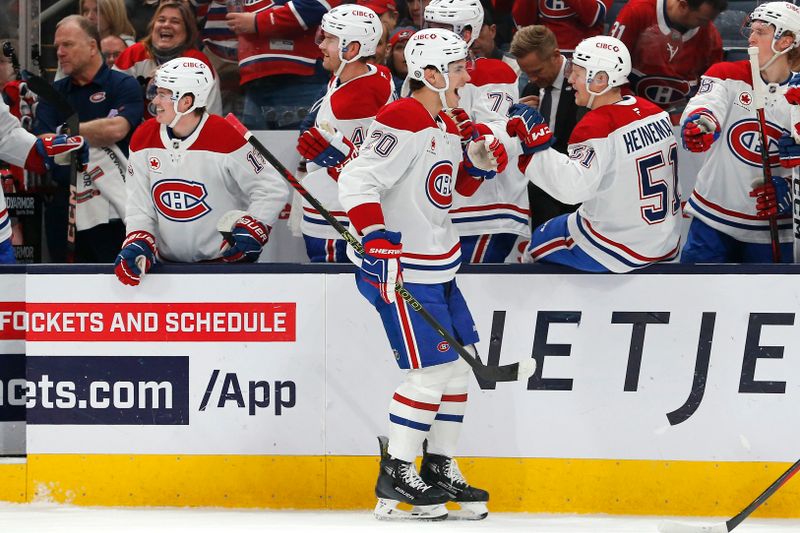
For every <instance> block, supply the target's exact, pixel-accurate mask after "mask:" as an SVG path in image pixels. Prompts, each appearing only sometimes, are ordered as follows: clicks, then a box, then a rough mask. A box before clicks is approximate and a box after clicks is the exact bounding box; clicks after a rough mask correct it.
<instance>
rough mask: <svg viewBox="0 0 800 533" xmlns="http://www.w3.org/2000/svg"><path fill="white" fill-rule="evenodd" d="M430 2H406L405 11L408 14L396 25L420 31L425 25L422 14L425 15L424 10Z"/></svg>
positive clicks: (416, 0)
mask: <svg viewBox="0 0 800 533" xmlns="http://www.w3.org/2000/svg"><path fill="white" fill-rule="evenodd" d="M430 1H431V0H407V1H406V9H407V11H408V14H407V15H406V17H405V18H403V19H402V20H401V21H400V22H399V23H398V25H399V26H413V27H414V28H415V29H417V30H420V29H422V26H424V25H425V19H424V18H423V14H424V13H425V8H426V7H427V6H428V4H429V3H430Z"/></svg>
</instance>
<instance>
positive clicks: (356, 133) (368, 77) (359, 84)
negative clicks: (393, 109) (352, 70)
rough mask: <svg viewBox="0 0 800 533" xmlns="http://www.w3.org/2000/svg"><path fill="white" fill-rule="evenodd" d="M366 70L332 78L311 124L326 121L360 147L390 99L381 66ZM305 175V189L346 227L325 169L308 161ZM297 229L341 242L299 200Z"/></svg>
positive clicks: (388, 79) (388, 80) (387, 76)
mask: <svg viewBox="0 0 800 533" xmlns="http://www.w3.org/2000/svg"><path fill="white" fill-rule="evenodd" d="M367 66H368V67H369V70H368V71H367V72H366V73H365V74H363V75H362V76H358V77H356V78H353V79H351V80H348V81H346V82H344V83H339V80H338V78H332V79H331V81H330V82H329V84H328V92H327V93H326V94H325V96H324V97H323V98H322V101H321V103H320V107H319V111H318V112H317V119H316V123H315V125H316V126H317V127H319V126H320V124H322V123H323V122H328V123H329V124H330V125H331V126H333V127H334V128H336V129H337V130H338V131H340V132H342V134H343V135H344V136H345V137H347V138H348V139H350V141H351V142H352V143H353V144H354V145H355V146H356V147H360V146H361V145H362V144H363V142H364V138H365V135H366V133H367V129H368V128H369V126H370V124H372V121H373V120H375V115H377V114H378V111H379V110H380V109H381V108H382V107H383V106H384V105H386V104H388V103H389V102H391V101H392V100H394V85H393V83H392V76H391V73H390V72H389V69H387V68H386V67H384V66H378V67H375V66H373V65H367ZM307 168H308V175H306V177H305V178H303V187H305V188H306V189H307V190H308V191H309V192H310V193H311V194H312V195H313V196H314V198H316V199H317V200H318V201H319V202H320V203H321V204H322V205H323V207H325V208H326V209H327V210H328V211H329V212H330V213H331V214H332V215H333V216H335V217H336V219H337V220H339V222H341V223H342V224H344V225H345V226H348V225H349V221H348V219H347V214H346V213H345V212H344V209H343V208H342V204H341V203H339V188H338V186H337V184H336V181H335V180H334V178H332V177H331V175H330V174H328V169H327V167H320V166H318V165H316V164H314V163H313V162H311V161H309V162H308V166H307ZM300 229H301V231H302V232H303V234H305V235H309V236H311V237H317V238H321V239H341V235H339V233H338V232H337V231H336V230H335V229H333V227H332V226H331V225H330V224H329V223H328V222H327V221H326V220H325V219H324V218H323V217H322V215H320V214H319V212H318V211H317V210H316V209H314V208H313V207H312V206H311V204H310V203H308V201H306V200H305V199H303V218H302V220H301V222H300Z"/></svg>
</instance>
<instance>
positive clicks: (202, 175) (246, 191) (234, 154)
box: [126, 114, 288, 262]
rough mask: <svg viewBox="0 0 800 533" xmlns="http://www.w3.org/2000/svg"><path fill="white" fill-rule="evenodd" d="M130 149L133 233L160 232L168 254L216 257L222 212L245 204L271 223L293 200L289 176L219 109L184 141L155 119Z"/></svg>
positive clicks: (161, 247) (129, 216) (158, 239)
mask: <svg viewBox="0 0 800 533" xmlns="http://www.w3.org/2000/svg"><path fill="white" fill-rule="evenodd" d="M130 148H131V152H130V157H129V166H128V179H127V189H128V204H127V218H126V227H127V232H128V233H130V232H133V231H147V232H149V233H151V234H152V235H154V236H155V239H156V243H157V246H158V251H159V255H160V256H161V257H163V258H164V259H166V260H168V261H179V262H198V261H205V260H211V259H216V258H218V257H219V256H220V245H221V244H222V237H221V235H220V233H219V231H218V230H217V221H218V220H219V218H220V217H221V216H223V215H224V214H226V213H227V212H229V211H232V210H242V211H246V212H247V213H248V214H250V215H251V216H253V217H255V218H257V219H258V220H259V221H261V222H262V223H263V224H265V225H267V226H271V225H272V224H273V223H274V222H275V220H276V219H277V217H278V214H279V213H280V211H281V209H283V207H284V205H285V204H286V200H287V197H288V188H287V186H286V185H285V182H284V180H283V178H281V177H280V176H279V175H278V174H277V172H276V171H275V170H274V169H273V168H272V167H271V166H270V165H269V164H267V163H266V161H264V159H263V158H262V157H261V156H260V155H259V154H258V153H257V152H256V150H255V149H254V148H253V147H252V146H250V145H249V144H248V143H247V141H245V140H244V138H243V137H242V136H241V134H239V133H238V132H237V131H236V130H235V129H234V128H233V126H231V125H230V124H228V123H227V122H226V121H225V120H224V119H223V118H222V117H220V116H217V115H208V114H205V115H204V116H203V118H202V120H201V121H200V124H199V125H198V126H197V128H196V129H195V131H194V132H193V133H192V134H191V135H189V136H188V137H187V138H186V139H183V140H179V139H175V138H171V137H170V135H169V133H168V131H167V127H166V126H165V125H161V124H159V123H158V122H156V120H155V119H152V120H148V121H147V122H145V123H144V124H142V125H141V126H139V128H138V129H137V130H136V132H135V133H134V134H133V137H132V138H131V144H130Z"/></svg>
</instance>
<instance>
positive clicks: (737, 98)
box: [681, 2, 800, 263]
mask: <svg viewBox="0 0 800 533" xmlns="http://www.w3.org/2000/svg"><path fill="white" fill-rule="evenodd" d="M747 28H748V29H749V37H748V42H749V44H750V46H756V47H758V50H759V53H758V62H759V67H760V71H761V78H762V79H760V80H753V79H752V75H751V69H750V62H749V61H747V60H744V61H736V62H726V63H719V64H717V65H714V66H712V67H711V68H709V69H708V71H707V72H706V73H705V74H704V75H703V77H702V79H701V84H700V89H699V90H698V93H697V95H696V96H694V97H693V98H692V99H691V100H690V101H689V104H688V105H687V106H686V110H685V111H684V113H683V117H682V122H683V126H682V129H681V136H682V138H683V143H684V144H685V146H686V147H687V148H688V149H689V150H691V151H693V152H706V151H707V152H708V155H707V156H706V160H705V163H704V164H703V166H702V168H701V169H700V172H699V173H698V175H697V183H696V184H695V187H694V191H693V192H692V195H691V197H690V198H689V201H688V203H687V204H686V211H687V212H688V213H690V214H691V215H692V216H693V217H694V218H693V220H692V223H691V226H689V234H688V236H687V239H686V244H685V246H684V247H683V252H682V254H681V262H682V263H725V262H736V263H739V262H743V263H759V262H771V261H772V246H771V244H770V243H771V238H770V231H769V220H768V219H769V216H770V214H772V215H774V214H775V212H774V211H770V209H771V207H774V201H769V200H770V197H772V198H773V199H774V194H771V193H770V191H772V193H774V188H779V189H782V190H787V189H788V186H787V185H786V181H785V179H784V178H783V177H781V176H782V175H783V174H788V172H786V171H783V172H782V171H781V169H780V167H779V166H778V163H779V161H778V153H777V152H778V150H777V145H778V140H779V138H780V137H781V135H782V134H783V133H787V132H788V131H789V130H790V128H791V126H792V124H791V120H790V114H791V113H790V105H789V103H788V102H787V101H786V99H785V98H784V96H783V95H784V93H785V92H786V89H787V86H788V82H789V79H790V77H791V69H790V67H789V65H790V64H791V62H792V60H793V59H794V58H795V56H797V55H798V52H797V50H796V47H797V45H798V43H800V8H798V7H797V6H795V5H793V4H790V3H788V2H769V3H766V4H762V5H760V6H758V7H756V8H755V10H754V11H753V13H752V14H751V15H750V21H749V23H748V25H747ZM753 83H766V84H767V85H768V87H767V91H766V93H767V102H766V105H765V109H764V113H765V118H766V131H765V134H766V137H767V139H768V147H769V161H770V165H771V169H772V173H773V179H772V183H768V184H767V185H766V186H762V182H763V178H762V176H763V173H764V172H763V169H762V157H761V143H760V142H757V141H752V140H751V139H758V132H759V124H758V119H757V117H756V109H755V107H754V105H753V104H754V98H753ZM754 184H755V185H754ZM754 186H755V193H754V194H751V192H753V188H754ZM751 196H755V197H756V201H753V198H752V197H751ZM778 227H779V239H780V243H781V244H780V248H781V256H782V259H783V260H784V261H789V260H790V257H791V231H790V228H791V221H790V220H789V219H788V214H786V215H782V216H781V217H779V218H778Z"/></svg>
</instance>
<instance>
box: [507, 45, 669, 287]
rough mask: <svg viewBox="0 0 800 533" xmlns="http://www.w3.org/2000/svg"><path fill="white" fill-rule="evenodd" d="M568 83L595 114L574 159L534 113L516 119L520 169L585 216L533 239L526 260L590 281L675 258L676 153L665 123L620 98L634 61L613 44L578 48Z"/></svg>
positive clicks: (583, 127) (546, 228)
mask: <svg viewBox="0 0 800 533" xmlns="http://www.w3.org/2000/svg"><path fill="white" fill-rule="evenodd" d="M572 62H573V67H572V72H571V74H570V76H569V83H570V84H571V85H572V87H573V89H574V90H575V102H576V103H577V104H578V105H579V106H585V107H588V108H589V111H588V112H587V113H586V115H584V117H583V118H582V119H581V120H580V121H579V122H578V124H577V125H576V126H575V129H574V130H573V132H572V135H571V136H570V140H569V148H568V150H569V156H567V155H564V154H561V153H559V152H557V151H556V150H554V149H552V148H549V147H548V146H549V142H550V140H551V137H552V133H551V132H550V129H549V127H548V126H547V123H545V122H544V119H543V118H542V116H541V115H540V114H539V113H538V112H537V111H535V110H533V109H531V108H528V109H527V110H526V111H525V112H522V113H521V114H520V116H519V117H517V118H513V119H512V125H513V126H515V128H516V131H517V132H518V135H519V136H520V138H521V139H522V141H523V142H522V144H523V150H524V151H525V152H526V154H527V156H525V157H521V158H520V167H521V168H524V169H525V174H526V176H528V178H529V179H530V180H531V181H532V182H533V183H534V184H536V185H538V186H539V187H541V188H542V189H543V190H545V191H546V192H547V193H548V194H550V195H551V196H553V197H554V198H556V199H558V200H560V201H562V202H564V203H568V204H578V203H580V204H581V206H580V207H579V208H578V211H577V212H575V213H571V214H565V215H561V216H558V217H556V218H553V219H551V220H549V221H547V222H545V223H544V224H542V225H541V226H539V227H538V228H537V229H536V230H534V232H533V235H532V236H531V242H530V245H529V247H528V253H529V255H530V259H533V260H534V261H542V262H548V263H558V264H562V265H567V266H570V267H573V268H576V269H579V270H584V271H589V272H627V271H630V270H633V269H636V268H641V267H644V266H647V265H649V264H651V263H654V262H656V261H663V260H667V259H671V258H673V257H675V256H676V255H677V253H678V246H679V241H680V217H681V212H680V197H679V193H678V183H677V181H678V180H677V162H676V161H675V154H676V149H677V145H676V143H675V138H674V136H673V133H672V126H671V123H670V120H669V116H668V115H667V114H666V113H665V112H664V111H662V110H661V109H660V108H659V107H657V106H656V105H654V104H652V103H650V102H648V101H647V100H644V99H642V98H640V97H633V96H624V97H623V96H622V93H621V86H622V85H624V84H625V83H627V75H628V74H629V73H630V70H631V57H630V54H629V53H628V50H627V48H625V45H624V44H622V42H621V41H620V40H618V39H615V38H613V37H603V36H601V37H591V38H589V39H586V40H584V41H581V43H580V44H578V46H577V48H576V49H575V55H574V56H573V58H572Z"/></svg>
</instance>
